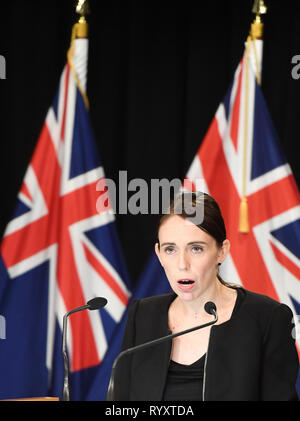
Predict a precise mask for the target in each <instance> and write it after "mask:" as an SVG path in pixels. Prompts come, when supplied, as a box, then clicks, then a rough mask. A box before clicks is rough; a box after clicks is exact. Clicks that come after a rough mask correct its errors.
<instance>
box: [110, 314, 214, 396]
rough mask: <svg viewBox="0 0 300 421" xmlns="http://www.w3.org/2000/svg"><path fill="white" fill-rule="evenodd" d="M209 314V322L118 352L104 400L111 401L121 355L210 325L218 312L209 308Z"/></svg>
mask: <svg viewBox="0 0 300 421" xmlns="http://www.w3.org/2000/svg"><path fill="white" fill-rule="evenodd" d="M211 314H213V315H214V319H213V320H212V321H211V322H207V323H204V324H203V325H199V326H195V327H191V328H190V329H187V330H183V331H181V332H177V333H172V334H170V335H167V336H163V337H162V338H158V339H154V340H153V341H149V342H145V343H144V344H140V345H137V346H133V347H131V348H128V349H125V350H124V351H122V352H120V354H119V355H118V356H117V358H116V359H115V361H114V363H113V366H112V371H111V377H110V381H109V385H108V390H107V395H106V400H107V401H113V395H114V386H115V384H114V380H115V371H116V367H117V364H118V362H119V360H120V359H121V358H122V357H124V356H125V355H129V354H131V353H133V352H135V351H140V350H142V349H144V348H148V347H151V346H153V345H158V344H160V343H161V342H164V341H169V340H171V339H173V338H176V337H177V336H180V335H185V334H186V333H190V332H193V331H194V330H197V329H202V328H204V327H207V326H211V325H213V324H214V323H216V322H217V321H218V314H217V312H216V310H215V309H211Z"/></svg>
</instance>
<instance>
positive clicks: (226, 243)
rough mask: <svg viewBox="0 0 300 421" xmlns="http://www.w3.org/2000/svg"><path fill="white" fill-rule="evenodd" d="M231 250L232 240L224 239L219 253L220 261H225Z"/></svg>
mask: <svg viewBox="0 0 300 421" xmlns="http://www.w3.org/2000/svg"><path fill="white" fill-rule="evenodd" d="M229 250H230V241H229V240H228V239H226V240H224V241H223V244H222V246H221V247H220V250H219V254H218V263H223V262H224V260H225V258H226V256H227V255H228V253H229Z"/></svg>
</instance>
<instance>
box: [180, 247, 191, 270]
mask: <svg viewBox="0 0 300 421" xmlns="http://www.w3.org/2000/svg"><path fill="white" fill-rule="evenodd" d="M188 268H189V259H188V256H187V254H186V253H185V251H183V252H181V253H179V255H178V269H179V270H187V269H188Z"/></svg>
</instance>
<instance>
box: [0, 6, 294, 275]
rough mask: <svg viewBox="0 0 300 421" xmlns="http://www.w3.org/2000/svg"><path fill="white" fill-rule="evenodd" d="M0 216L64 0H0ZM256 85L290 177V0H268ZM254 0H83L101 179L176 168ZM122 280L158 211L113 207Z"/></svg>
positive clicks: (143, 251)
mask: <svg viewBox="0 0 300 421" xmlns="http://www.w3.org/2000/svg"><path fill="white" fill-rule="evenodd" d="M0 4H1V16H2V18H1V24H0V54H1V55H3V56H4V57H5V58H6V71H7V75H6V80H0V89H1V93H0V119H1V120H0V121H1V130H0V139H1V140H0V150H1V154H0V156H1V169H2V170H3V171H2V176H1V182H0V185H1V225H0V236H2V235H3V231H4V229H5V226H6V224H7V222H8V220H9V218H10V215H11V213H12V211H13V208H14V203H15V198H16V196H17V193H18V190H19V188H20V184H21V181H22V179H23V176H24V173H25V170H26V167H27V165H28V163H29V161H30V158H31V154H32V152H33V149H34V146H35V143H36V141H37V138H38V136H39V133H40V130H41V128H42V125H43V122H44V119H45V116H46V113H47V110H48V108H49V106H50V104H51V102H52V99H53V96H54V93H55V91H56V88H57V86H58V81H59V77H60V74H61V71H62V69H63V66H64V64H65V60H66V51H67V49H68V46H69V41H70V35H71V28H72V24H73V23H74V21H75V19H77V17H76V14H75V12H74V9H75V7H74V6H75V5H76V1H73V0H63V1H62V0H56V1H55V0H53V1H51V2H48V1H38V0H36V1H34V0H10V1H9V2H7V1H6V2H4V1H1V2H0ZM266 4H267V6H269V9H268V14H267V16H266V17H265V18H264V22H265V35H264V59H263V75H262V89H263V93H264V96H265V99H266V101H267V104H268V107H269V111H270V114H271V116H272V119H273V122H274V125H275V127H276V129H277V132H278V134H279V137H280V141H281V143H282V146H283V150H284V152H285V154H286V157H287V160H288V162H289V163H290V165H291V167H292V170H293V172H294V175H295V178H296V181H297V184H298V186H300V166H299V163H298V161H299V155H298V150H299V146H298V145H299V143H300V138H299V120H300V112H299V102H300V95H299V94H300V79H299V80H294V79H293V78H292V76H291V71H292V67H293V65H292V63H291V60H292V57H293V56H294V55H296V54H300V23H299V22H300V7H299V2H298V1H296V0H294V1H289V2H288V4H287V5H285V3H284V2H282V1H279V0H278V1H274V0H273V1H271V0H269V1H266ZM252 5H253V0H243V1H240V0H227V1H225V0H224V1H222V2H221V1H220V2H215V1H208V2H204V1H198V2H194V1H193V2H191V1H189V0H186V1H180V2H175V1H167V0H160V1H157V0H152V1H146V0H127V1H126V0H114V1H106V2H104V1H101V0H90V7H91V14H90V16H89V17H88V21H89V24H90V50H89V71H88V88H87V90H88V96H89V100H90V106H91V109H90V114H91V119H92V124H93V128H94V131H95V134H96V139H97V145H98V148H99V154H100V157H101V160H102V163H103V165H104V169H105V173H106V176H107V177H108V178H111V179H113V180H115V182H116V183H117V184H118V177H119V171H121V170H124V171H127V172H128V181H130V180H131V179H134V178H143V179H145V180H146V181H148V182H150V179H151V178H158V179H162V178H168V179H173V178H180V179H183V177H184V176H185V174H186V172H187V170H188V168H189V166H190V164H191V162H192V159H193V157H194V155H195V153H196V151H197V149H198V147H199V146H200V144H201V141H202V139H203V137H204V135H205V133H206V131H207V129H208V126H209V124H210V122H211V120H212V118H213V116H214V114H215V111H216V109H217V107H218V105H219V103H220V101H221V100H222V98H223V96H224V94H225V92H226V90H227V88H228V86H229V83H230V81H231V79H232V77H233V73H234V71H235V69H236V66H237V64H238V62H239V60H240V58H241V55H242V53H243V47H244V41H245V40H246V37H247V34H248V31H249V27H250V23H251V21H252V20H253V14H252V13H251V9H252ZM116 217H117V227H118V230H119V234H120V239H121V242H122V245H123V248H124V253H125V257H126V260H127V264H128V269H129V273H130V275H131V278H132V281H133V282H136V280H137V279H138V276H139V274H140V272H141V270H142V268H143V266H144V264H145V263H146V260H147V258H148V256H149V254H150V252H151V250H152V247H153V242H154V239H155V230H156V222H157V215H136V216H134V215H117V216H116Z"/></svg>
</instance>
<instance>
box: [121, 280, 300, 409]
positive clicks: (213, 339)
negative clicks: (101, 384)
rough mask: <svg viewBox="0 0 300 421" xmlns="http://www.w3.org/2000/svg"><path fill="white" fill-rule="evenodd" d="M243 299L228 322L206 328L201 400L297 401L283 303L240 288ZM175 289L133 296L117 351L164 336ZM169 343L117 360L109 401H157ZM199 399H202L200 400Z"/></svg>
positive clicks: (290, 335)
mask: <svg viewBox="0 0 300 421" xmlns="http://www.w3.org/2000/svg"><path fill="white" fill-rule="evenodd" d="M240 293H241V294H243V300H242V302H241V304H240V306H239V308H238V309H237V310H236V311H235V312H234V313H233V315H232V317H231V319H230V320H228V321H227V322H224V323H222V324H219V325H214V326H212V327H211V333H210V340H209V345H208V350H207V353H206V356H207V361H206V368H205V378H204V385H203V389H204V392H203V393H204V396H203V397H204V400H208V401H267V400H270V401H277V400H278V401H290V400H298V397H297V392H296V388H295V383H296V379H297V373H298V367H299V361H298V354H297V350H296V347H295V341H294V338H293V327H294V325H293V314H292V312H291V310H290V309H289V307H288V306H286V305H285V304H280V303H278V302H277V301H274V300H272V299H271V298H269V297H267V296H264V295H260V294H256V293H253V292H250V291H247V290H245V289H244V288H240ZM175 298H176V295H175V294H174V293H171V294H164V295H159V296H155V297H149V298H144V299H138V300H135V301H133V302H132V304H131V305H130V307H129V311H128V320H127V325H126V329H125V334H124V339H123V344H122V350H123V349H127V348H129V347H132V346H135V345H138V344H142V343H144V342H147V341H150V340H153V339H156V338H159V337H161V336H164V335H167V334H169V333H170V332H169V328H168V309H169V306H170V304H171V302H172V301H173V300H174V299H175ZM170 353H171V341H167V342H164V343H162V344H159V345H155V346H154V347H151V348H148V349H146V350H142V351H137V352H136V353H135V354H132V355H128V356H125V357H124V358H123V360H122V359H121V360H120V361H119V366H118V368H117V371H116V377H115V395H114V400H120V401H121V400H127V401H161V400H162V398H163V392H164V387H165V382H166V378H167V372H168V365H169V360H170ZM199 400H201V398H200V399H199Z"/></svg>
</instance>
